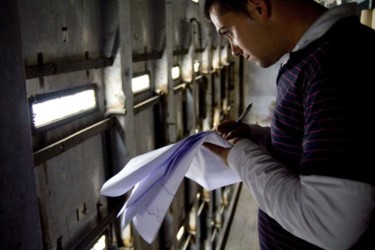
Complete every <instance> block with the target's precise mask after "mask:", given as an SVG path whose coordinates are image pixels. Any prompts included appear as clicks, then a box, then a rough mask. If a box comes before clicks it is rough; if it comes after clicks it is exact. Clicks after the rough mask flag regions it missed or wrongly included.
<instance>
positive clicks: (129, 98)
mask: <svg viewBox="0 0 375 250" xmlns="http://www.w3.org/2000/svg"><path fill="white" fill-rule="evenodd" d="M130 2H131V1H121V0H118V6H119V23H120V24H119V32H120V33H119V39H120V53H121V54H120V58H121V80H122V88H123V91H124V94H125V97H126V98H125V109H126V111H127V114H126V117H125V118H124V119H125V128H126V129H125V138H126V144H127V145H129V146H128V147H127V150H128V154H129V157H134V156H136V154H137V152H136V148H137V147H136V143H137V141H136V138H135V122H134V95H133V91H132V77H133V67H132V63H133V61H132V35H131V34H132V32H131V20H130V19H131V12H130V11H131V9H130V8H131V6H130ZM130 145H131V146H130Z"/></svg>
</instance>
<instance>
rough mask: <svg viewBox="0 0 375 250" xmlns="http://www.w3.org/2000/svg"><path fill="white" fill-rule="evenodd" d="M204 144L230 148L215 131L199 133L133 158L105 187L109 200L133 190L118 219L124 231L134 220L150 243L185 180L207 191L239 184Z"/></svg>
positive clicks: (233, 175)
mask: <svg viewBox="0 0 375 250" xmlns="http://www.w3.org/2000/svg"><path fill="white" fill-rule="evenodd" d="M204 142H210V143H214V144H217V145H219V146H222V147H230V146H231V145H230V144H229V143H228V141H226V140H224V139H223V138H222V137H221V136H219V135H218V134H216V133H215V132H213V131H205V132H201V133H197V134H194V135H191V136H189V137H187V138H185V139H183V140H181V141H179V142H177V143H175V144H172V145H168V146H165V147H162V148H159V149H156V150H153V151H151V152H148V153H146V154H143V155H139V156H137V157H134V158H133V159H131V160H130V161H129V162H128V163H127V164H126V165H125V167H124V168H123V169H122V170H121V171H120V172H119V173H118V174H116V175H115V176H113V177H112V178H110V179H109V180H108V181H106V182H105V183H104V185H103V187H102V189H101V194H103V195H106V196H120V195H123V194H125V193H126V192H128V191H129V190H130V189H132V192H131V194H130V196H129V199H128V200H127V201H126V202H125V204H124V206H123V207H122V209H121V210H120V212H119V213H118V216H120V215H123V217H122V223H121V224H122V227H125V226H126V225H127V224H129V222H130V221H131V220H133V224H134V227H135V228H136V230H137V232H138V233H139V234H140V235H141V237H142V238H143V239H144V240H145V241H147V242H148V243H151V242H152V241H153V240H154V239H155V237H156V235H157V233H158V231H159V228H160V226H161V224H162V222H163V220H164V217H165V214H166V212H167V210H168V208H169V206H170V204H171V202H172V200H173V197H174V195H175V194H176V191H177V189H178V187H179V185H180V183H181V182H182V180H183V178H184V177H185V176H186V177H188V178H190V179H192V180H194V181H195V182H197V183H198V184H200V185H201V186H203V187H204V188H206V189H207V190H213V189H217V188H219V187H222V186H226V185H230V184H233V183H237V182H240V178H239V176H238V174H237V172H235V171H234V170H232V169H230V168H229V167H228V166H226V165H225V164H224V162H223V161H222V160H221V159H220V158H219V157H218V156H216V155H215V154H213V153H212V152H211V151H210V150H208V149H207V148H205V147H203V146H202V144H203V143H204Z"/></svg>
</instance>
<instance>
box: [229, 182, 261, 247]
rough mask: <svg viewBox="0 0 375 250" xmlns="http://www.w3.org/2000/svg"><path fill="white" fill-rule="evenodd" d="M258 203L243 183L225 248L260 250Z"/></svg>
mask: <svg viewBox="0 0 375 250" xmlns="http://www.w3.org/2000/svg"><path fill="white" fill-rule="evenodd" d="M257 212H258V205H257V204H256V203H255V201H254V199H253V198H252V196H251V194H250V192H249V190H248V189H247V188H246V187H245V186H244V185H242V187H241V190H240V197H239V199H238V203H237V208H236V211H235V214H234V217H233V221H232V224H231V228H230V231H229V235H228V239H227V242H226V244H225V250H259V249H260V247H259V241H258V229H257V217H258V214H257Z"/></svg>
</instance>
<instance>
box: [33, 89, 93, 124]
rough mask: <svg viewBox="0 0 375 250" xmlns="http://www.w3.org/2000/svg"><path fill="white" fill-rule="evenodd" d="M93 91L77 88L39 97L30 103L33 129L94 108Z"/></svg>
mask: <svg viewBox="0 0 375 250" xmlns="http://www.w3.org/2000/svg"><path fill="white" fill-rule="evenodd" d="M96 106H97V103H96V95H95V89H94V88H91V89H87V88H85V89H84V90H83V89H82V88H77V89H73V90H68V91H59V92H54V93H48V94H44V95H39V96H37V97H35V98H34V99H33V100H32V101H31V111H32V115H33V121H34V127H35V128H40V127H44V126H46V125H50V124H52V123H55V122H58V121H61V120H64V119H66V118H69V117H72V116H75V115H77V114H81V113H84V112H86V111H89V110H93V109H94V108H96Z"/></svg>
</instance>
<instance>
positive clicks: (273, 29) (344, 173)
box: [205, 0, 375, 250]
mask: <svg viewBox="0 0 375 250" xmlns="http://www.w3.org/2000/svg"><path fill="white" fill-rule="evenodd" d="M355 7H356V6H355V4H349V5H339V6H337V7H334V8H331V9H326V8H324V7H323V6H321V5H320V4H318V3H316V2H315V1H313V0H242V1H241V0H237V1H233V0H206V2H205V14H206V16H207V17H208V18H209V19H210V20H211V21H212V23H213V24H214V25H215V27H216V29H217V31H218V32H219V33H220V34H222V35H223V36H225V37H226V38H227V39H228V41H229V43H230V45H231V48H232V53H233V55H235V56H243V57H245V58H246V59H248V60H249V61H253V62H255V63H256V64H257V65H259V66H260V67H268V66H270V65H272V64H275V63H277V62H281V64H282V67H281V68H280V71H279V74H278V77H277V82H276V85H277V103H276V107H275V110H274V115H273V120H272V124H271V128H264V127H260V126H257V125H250V124H243V125H241V126H239V127H237V128H235V129H233V124H234V121H226V122H224V123H222V124H220V125H219V126H218V127H217V129H216V130H217V132H218V133H219V134H221V135H223V136H224V138H226V139H228V140H230V141H231V142H232V144H233V147H232V148H231V149H225V148H221V147H218V146H215V145H212V144H205V146H206V147H208V148H209V149H210V150H212V151H213V152H214V153H216V154H217V155H219V156H220V157H221V158H222V159H223V160H224V161H225V162H226V163H227V164H228V165H229V167H231V168H233V169H235V170H236V171H237V172H238V173H239V174H240V176H241V178H242V181H243V183H244V184H245V185H246V186H247V188H248V189H249V190H250V192H251V193H252V195H253V196H254V199H255V200H256V201H257V204H258V205H259V208H260V209H259V223H258V225H259V239H260V246H261V248H262V249H318V248H323V249H340V250H342V249H375V231H374V226H375V225H374V207H375V187H374V185H375V176H374V175H373V174H372V171H373V168H374V166H375V164H374V162H373V156H372V154H373V153H374V152H375V147H374V140H375V136H374V134H375V133H374V128H372V127H371V126H372V125H373V122H372V121H374V118H375V112H374V109H375V105H374V104H373V102H372V101H371V100H373V98H374V97H373V95H374V93H375V92H374V85H375V84H374V82H375V78H374V77H373V72H374V71H375V64H374V63H373V60H374V58H375V31H374V30H372V29H370V28H368V27H366V26H364V25H361V24H360V22H359V17H358V16H357V15H356V10H355ZM353 8H354V9H353ZM255 105H256V104H255Z"/></svg>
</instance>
